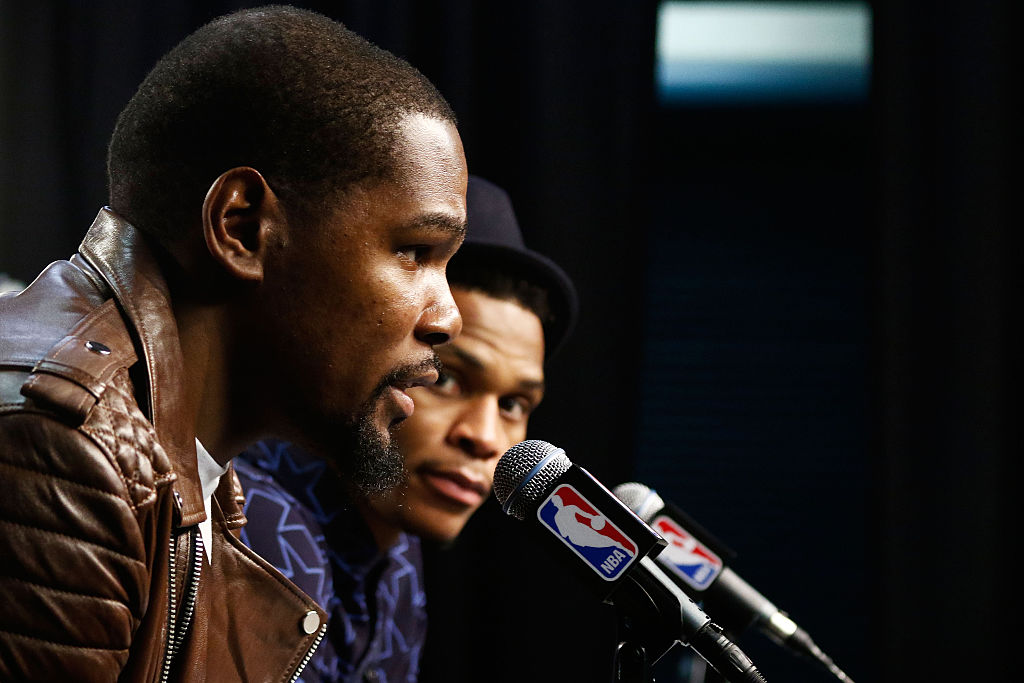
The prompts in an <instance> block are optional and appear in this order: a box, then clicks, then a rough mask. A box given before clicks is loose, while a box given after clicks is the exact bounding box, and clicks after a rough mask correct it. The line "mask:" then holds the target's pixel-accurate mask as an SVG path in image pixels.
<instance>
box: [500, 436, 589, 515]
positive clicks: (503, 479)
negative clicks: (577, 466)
mask: <svg viewBox="0 0 1024 683" xmlns="http://www.w3.org/2000/svg"><path fill="white" fill-rule="evenodd" d="M570 467H572V462H571V461H570V460H569V458H568V457H566V455H565V451H563V450H562V449H561V448H558V447H557V446H555V445H553V444H550V443H548V442H547V441H538V440H527V441H522V442H520V443H517V444H516V445H515V446H513V447H512V448H510V449H508V450H507V451H505V454H504V455H503V456H501V458H499V459H498V464H497V466H495V468H494V497H495V498H497V499H498V502H499V503H501V507H502V509H503V510H505V512H506V513H507V514H509V515H512V516H513V517H515V518H516V519H520V520H521V519H525V518H526V511H527V510H529V509H530V507H531V506H533V505H536V504H537V503H538V502H540V499H541V496H542V495H543V494H544V493H545V492H546V491H547V490H548V488H550V485H551V484H552V483H553V482H554V481H555V480H556V479H558V477H560V476H562V474H564V473H565V471H566V470H568V469H569V468H570Z"/></svg>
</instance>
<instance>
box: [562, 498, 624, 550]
mask: <svg viewBox="0 0 1024 683" xmlns="http://www.w3.org/2000/svg"><path fill="white" fill-rule="evenodd" d="M551 502H553V503H554V504H555V507H556V508H558V512H556V513H555V519H554V522H555V528H556V529H558V533H559V534H561V535H562V536H563V537H564V538H567V539H569V542H570V543H572V544H574V545H578V546H583V547H587V548H613V547H614V548H621V549H622V550H626V547H625V546H624V545H622V544H621V543H619V542H618V541H616V540H615V539H612V538H608V537H607V536H605V535H603V534H599V533H597V532H598V531H600V530H601V529H603V528H604V525H605V521H606V520H605V518H604V516H603V515H592V514H590V513H588V512H585V511H583V510H582V509H581V508H580V507H579V506H577V505H566V504H565V502H564V501H563V500H562V497H561V496H560V495H558V494H557V493H556V494H555V495H554V496H552V497H551ZM577 515H579V516H580V517H583V518H585V519H588V520H590V525H587V524H585V523H583V522H581V521H580V520H579V519H578V518H577ZM627 552H628V551H627Z"/></svg>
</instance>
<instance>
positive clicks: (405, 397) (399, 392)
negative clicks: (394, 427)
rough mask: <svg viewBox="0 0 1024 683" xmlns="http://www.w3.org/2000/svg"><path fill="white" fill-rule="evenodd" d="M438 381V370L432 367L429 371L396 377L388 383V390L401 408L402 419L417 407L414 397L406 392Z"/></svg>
mask: <svg viewBox="0 0 1024 683" xmlns="http://www.w3.org/2000/svg"><path fill="white" fill-rule="evenodd" d="M436 381H437V370H435V369H433V368H431V369H430V370H429V371H427V372H422V373H419V374H415V375H409V376H406V377H400V378H398V379H394V380H392V381H391V382H390V383H389V384H388V391H390V393H391V398H392V400H393V401H394V402H395V403H396V404H397V405H398V407H399V410H401V412H402V419H404V418H407V417H409V416H410V415H412V413H413V411H414V410H415V408H416V405H415V403H413V400H412V397H411V396H409V394H407V393H405V392H406V391H407V390H409V389H411V388H413V387H423V386H428V385H430V384H433V383H434V382H436Z"/></svg>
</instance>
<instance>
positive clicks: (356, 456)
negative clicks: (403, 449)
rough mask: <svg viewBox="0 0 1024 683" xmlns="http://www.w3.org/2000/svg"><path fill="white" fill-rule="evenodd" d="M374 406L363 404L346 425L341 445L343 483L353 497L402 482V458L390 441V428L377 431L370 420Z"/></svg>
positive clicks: (375, 491)
mask: <svg viewBox="0 0 1024 683" xmlns="http://www.w3.org/2000/svg"><path fill="white" fill-rule="evenodd" d="M373 408H374V406H373V405H372V404H371V405H369V406H364V409H363V410H362V411H360V414H359V415H358V416H357V418H356V420H355V422H354V423H353V424H350V425H349V428H348V429H347V430H346V432H347V433H346V434H345V438H343V439H342V441H343V443H342V444H341V448H342V449H343V450H342V452H343V453H347V454H348V456H349V457H348V462H347V463H346V465H347V467H345V479H346V480H347V481H346V482H345V483H346V485H347V487H348V488H349V489H350V491H351V493H352V494H353V495H354V496H356V497H365V496H370V495H373V494H375V493H380V492H382V491H386V490H388V489H392V488H394V487H396V486H398V485H399V484H401V483H402V482H403V481H405V460H404V459H403V458H402V454H401V453H400V452H399V450H398V445H397V444H396V443H395V440H394V438H393V437H394V427H389V428H388V430H387V432H388V433H387V434H384V433H382V432H381V430H380V428H379V427H378V426H377V422H376V420H375V419H374V410H373Z"/></svg>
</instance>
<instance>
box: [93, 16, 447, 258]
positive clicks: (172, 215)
mask: <svg viewBox="0 0 1024 683" xmlns="http://www.w3.org/2000/svg"><path fill="white" fill-rule="evenodd" d="M415 113H419V114H425V115H427V116H430V117H433V118H437V119H440V120H446V121H450V122H452V123H453V124H454V123H455V115H454V113H453V112H452V110H451V107H450V106H449V105H448V103H447V102H446V101H445V99H444V98H443V97H442V96H441V94H440V93H439V92H438V91H437V89H436V88H435V87H434V86H433V85H432V84H431V83H430V82H429V81H428V80H427V79H426V78H425V77H424V76H423V75H422V74H421V73H420V72H419V71H417V70H416V69H414V68H413V67H412V66H410V65H409V64H408V63H407V62H405V61H404V60H402V59H400V58H398V57H396V56H395V55H393V54H391V53H390V52H387V51H386V50H383V49H380V48H378V47H376V46H374V45H372V44H371V43H369V42H368V41H366V40H365V39H363V38H361V37H360V36H358V35H356V34H355V33H353V32H352V31H350V30H348V29H347V28H345V27H344V26H342V25H341V24H340V23H338V22H336V21H333V20H332V19H329V18H327V17H325V16H323V15H320V14H317V13H315V12H311V11H307V10H301V9H296V8H294V7H288V6H268V7H262V8H256V9H250V10H243V11H240V12H236V13H233V14H229V15H226V16H223V17H221V18H219V19H215V20H214V21H212V22H210V23H208V24H206V25H205V26H203V27H201V28H199V29H198V30H196V31H195V32H194V33H192V34H191V35H189V36H188V37H187V38H185V39H184V40H183V41H182V42H181V43H179V44H178V45H177V46H176V47H174V48H173V49H172V50H171V51H170V52H168V53H167V54H166V55H165V56H164V57H163V58H161V59H160V61H159V62H158V63H157V64H156V66H155V67H154V68H153V70H152V71H150V73H149V74H148V75H147V76H146V78H145V79H144V80H143V82H142V84H141V85H140V86H139V88H138V90H137V91H136V92H135V94H134V95H133V96H132V98H131V100H130V101H129V102H128V104H127V106H125V108H124V110H123V111H122V112H121V114H120V116H119V117H118V120H117V124H116V126H115V128H114V133H113V135H112V137H111V141H110V147H109V150H108V156H107V176H108V181H109V189H110V206H111V208H112V209H114V210H115V211H117V212H118V213H120V214H121V215H123V216H124V217H125V218H126V219H127V220H128V221H129V222H131V223H133V224H134V225H135V226H136V227H137V228H138V229H139V230H141V231H143V232H145V233H147V234H150V235H153V236H155V237H157V238H158V239H160V240H161V241H164V242H173V241H175V240H176V239H177V238H178V237H180V236H181V235H182V234H183V233H184V232H185V231H186V230H188V229H191V227H192V226H193V225H195V224H197V223H198V221H199V218H200V207H201V206H202V202H203V201H204V198H205V196H206V192H207V190H208V189H209V187H210V185H211V184H212V183H213V181H214V180H215V179H216V178H217V177H218V176H220V175H221V174H222V173H223V172H225V171H227V170H229V169H231V168H234V167H238V166H250V167H253V168H255V169H256V170H258V171H259V172H260V173H261V174H263V176H264V178H266V180H267V183H268V184H269V185H270V187H271V189H272V190H273V191H274V192H275V193H276V194H277V195H278V197H280V198H281V200H282V204H283V206H284V209H285V211H286V212H287V213H288V214H289V215H290V216H295V217H297V218H298V219H299V220H314V221H315V217H316V216H318V215H322V213H323V212H324V209H325V207H326V206H327V205H328V204H329V203H330V202H336V201H340V200H342V199H343V198H344V196H345V193H346V191H347V190H348V189H349V188H350V187H351V186H352V185H353V184H354V183H357V182H360V181H363V180H368V179H369V180H374V179H385V178H387V177H388V176H389V174H390V173H391V172H392V171H393V170H394V164H393V153H394V146H395V139H396V137H395V136H396V132H397V126H398V123H399V122H400V121H401V120H402V119H403V118H404V117H405V116H406V115H408V114H415Z"/></svg>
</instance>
